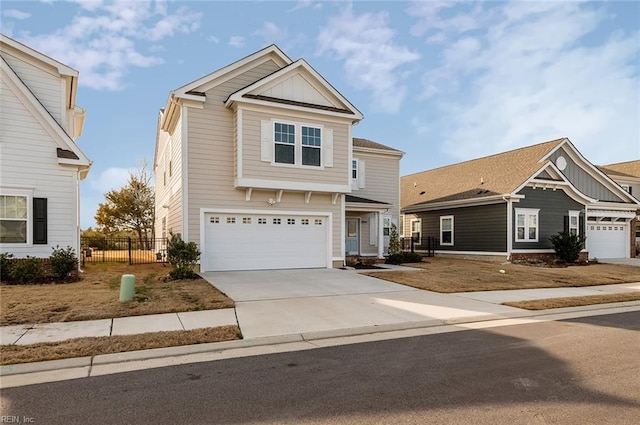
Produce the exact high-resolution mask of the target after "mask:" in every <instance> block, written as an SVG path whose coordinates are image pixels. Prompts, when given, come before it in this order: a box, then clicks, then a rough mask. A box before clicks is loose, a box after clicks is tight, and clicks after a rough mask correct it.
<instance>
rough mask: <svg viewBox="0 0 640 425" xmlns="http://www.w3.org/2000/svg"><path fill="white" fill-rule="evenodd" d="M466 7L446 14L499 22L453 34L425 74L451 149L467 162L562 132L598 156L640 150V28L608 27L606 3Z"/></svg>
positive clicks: (609, 158)
mask: <svg viewBox="0 0 640 425" xmlns="http://www.w3.org/2000/svg"><path fill="white" fill-rule="evenodd" d="M466 7H467V9H466V10H465V9H464V8H463V9H457V10H456V13H457V14H453V15H452V14H451V10H449V11H448V15H449V18H448V19H449V20H451V21H454V22H459V21H465V22H470V21H472V20H476V21H483V22H484V21H492V20H493V22H492V25H488V26H487V28H489V29H488V30H487V31H475V32H473V33H468V32H459V33H458V34H454V33H453V32H452V33H450V34H449V35H448V37H450V38H451V40H450V42H449V43H447V45H446V46H445V47H444V50H443V52H442V55H441V61H440V62H439V63H436V66H434V67H433V68H432V69H431V70H430V71H429V72H427V73H426V75H425V76H424V80H423V83H424V92H425V93H426V95H427V98H426V99H427V100H426V101H427V102H428V103H429V105H430V106H435V107H437V108H438V109H440V112H441V113H442V115H443V116H445V117H447V118H446V120H445V121H444V122H441V123H439V126H440V127H439V130H440V133H441V134H445V135H446V136H445V139H444V140H443V142H444V149H445V150H446V151H447V152H448V153H449V154H451V155H452V156H454V157H456V158H458V159H460V160H463V159H468V158H473V157H478V156H482V155H486V154H489V153H495V152H499V151H504V150H507V149H512V148H516V147H520V146H526V145H531V144H534V143H536V142H542V141H545V140H551V139H555V138H558V137H568V138H570V139H571V140H572V141H573V142H574V144H575V145H576V146H577V147H578V149H579V150H580V151H581V152H582V153H583V154H584V155H585V157H587V158H588V159H590V160H592V161H593V162H596V163H607V162H616V161H618V160H619V158H625V157H628V155H634V154H635V155H636V156H637V155H638V154H640V148H639V146H640V127H639V126H638V117H639V116H640V99H639V98H638V87H639V86H640V82H639V79H638V75H639V66H638V62H637V58H638V54H640V45H639V43H638V38H639V37H640V32H638V31H636V32H634V33H632V34H629V33H626V34H625V33H623V32H621V31H617V32H616V31H609V32H607V30H606V26H605V24H606V20H607V19H609V17H610V15H609V14H608V12H607V11H606V7H605V8H603V7H602V4H596V5H593V4H580V3H574V2H562V3H558V2H554V3H551V2H517V3H508V4H498V5H496V4H492V5H491V7H490V8H489V6H488V8H489V10H487V11H486V13H485V14H483V13H484V12H482V11H480V12H479V11H478V9H476V8H473V7H471V6H470V5H466ZM470 7H471V10H469V8H470ZM465 14H467V15H468V16H467V17H468V19H466V20H465V19H463V18H464V17H465ZM439 20H441V21H442V22H440V24H439V26H440V27H442V28H449V22H448V20H447V19H445V18H441V17H437V18H433V19H432V21H434V22H439ZM595 33H597V34H598V35H597V36H596V35H595ZM425 34H426V33H425ZM469 34H473V37H472V36H470V35H469ZM585 39H588V41H586V42H585ZM604 146H606V148H605V149H603V147H604ZM616 158H618V159H616Z"/></svg>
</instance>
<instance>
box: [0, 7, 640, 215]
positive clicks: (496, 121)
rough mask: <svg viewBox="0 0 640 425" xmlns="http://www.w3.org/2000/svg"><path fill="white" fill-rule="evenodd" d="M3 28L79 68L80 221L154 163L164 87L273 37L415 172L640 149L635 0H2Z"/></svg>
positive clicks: (615, 158) (361, 132)
mask: <svg viewBox="0 0 640 425" xmlns="http://www.w3.org/2000/svg"><path fill="white" fill-rule="evenodd" d="M1 7H2V9H1V14H0V19H1V21H0V22H1V31H2V32H3V33H4V34H6V35H8V36H10V37H13V38H14V39H16V40H18V41H20V42H23V43H25V44H27V45H29V46H31V47H33V48H35V49H37V50H39V51H41V52H43V53H46V54H48V55H50V56H52V57H53V58H55V59H57V60H59V61H61V62H63V63H65V64H67V65H70V66H72V67H74V68H76V69H78V70H79V71H80V77H79V81H80V90H79V93H78V98H77V102H78V104H79V105H81V106H82V107H84V108H86V109H87V120H86V123H85V128H84V133H83V135H82V137H81V138H80V139H78V144H79V145H80V147H81V148H82V149H83V151H84V152H85V153H86V154H87V155H88V156H89V158H90V159H92V160H93V162H94V164H93V167H92V169H91V172H90V174H89V176H88V177H87V179H86V181H84V182H83V184H82V189H81V190H82V226H83V227H87V226H90V225H94V220H93V216H94V214H95V211H96V208H97V205H98V203H99V202H102V201H103V200H104V193H106V192H107V191H108V190H110V189H113V188H119V187H121V186H122V185H123V184H124V183H125V182H126V179H127V176H128V171H129V170H130V169H134V168H135V167H136V166H137V164H139V163H140V161H141V160H142V159H144V158H146V159H147V160H148V162H149V163H150V164H151V163H152V161H153V154H154V143H155V131H156V119H157V114H158V110H159V109H160V108H162V107H164V105H165V102H166V99H167V96H168V94H169V92H170V91H171V90H173V89H176V88H178V87H180V86H182V85H184V84H186V83H188V82H191V81H193V80H195V79H197V78H199V77H201V76H203V75H206V74H208V73H210V72H212V71H214V70H216V69H218V68H220V67H223V66H225V65H227V64H229V63H231V62H233V61H236V60H238V59H240V58H242V57H244V56H246V55H248V54H251V53H253V52H255V51H257V50H259V49H261V48H263V47H265V46H267V45H269V44H272V43H275V44H277V45H278V46H279V47H280V48H281V49H283V50H284V52H285V53H287V55H288V56H289V57H291V58H292V59H294V60H295V59H298V58H300V57H303V58H305V59H306V60H307V61H308V62H309V63H310V64H311V65H312V66H313V67H314V68H315V69H316V70H317V71H318V72H319V73H320V74H322V75H323V76H324V77H325V78H326V79H327V80H328V81H329V82H330V83H331V84H332V85H333V86H334V87H335V88H336V89H338V90H339V91H340V92H341V93H342V94H343V95H344V96H345V97H346V98H347V99H349V100H350V101H351V102H352V103H353V104H354V105H355V106H356V107H358V109H360V111H362V112H363V113H364V115H365V119H364V120H363V121H362V122H361V123H360V124H358V125H357V126H356V127H355V129H354V132H353V133H354V136H356V137H365V138H369V139H372V140H375V141H378V142H380V143H384V144H387V145H390V146H393V147H396V148H398V149H401V150H403V151H404V152H406V155H405V157H404V158H403V160H402V166H401V173H402V174H403V175H404V174H409V173H413V172H418V171H422V170H426V169H430V168H435V167H438V166H442V165H447V164H452V163H456V162H459V161H463V160H467V159H472V158H476V157H479V156H485V155H490V154H493V153H498V152H502V151H505V150H509V149H513V148H518V147H522V146H527V145H532V144H535V143H538V142H543V141H546V140H551V139H555V138H558V137H569V138H570V139H571V140H572V142H573V143H574V144H575V145H576V146H577V148H578V149H579V150H580V151H581V152H582V154H583V155H584V156H585V157H586V158H587V159H589V160H590V161H591V162H593V163H595V164H597V165H604V164H609V163H614V162H623V161H629V160H633V159H638V158H640V25H639V22H640V2H631V1H625V2H577V1H561V2H545V1H535V2H533V1H531V2H524V1H520V2H498V1H494V2H469V1H465V2H434V1H419V2H401V1H393V2H391V1H389V2H385V1H375V2H360V1H356V2H318V1H298V2H287V1H271V2H253V1H236V2H213V1H211V2H205V1H191V2H189V1H184V2H182V1H181V2H177V1H175V2H174V1H169V2H165V1H158V2H156V1H131V0H129V1H115V2H113V1H85V0H76V1H68V2H67V1H10V0H3V1H2V6H1Z"/></svg>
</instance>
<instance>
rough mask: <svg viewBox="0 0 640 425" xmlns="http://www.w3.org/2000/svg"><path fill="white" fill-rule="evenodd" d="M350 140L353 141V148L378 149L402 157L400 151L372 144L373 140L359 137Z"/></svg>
mask: <svg viewBox="0 0 640 425" xmlns="http://www.w3.org/2000/svg"><path fill="white" fill-rule="evenodd" d="M352 140H353V147H354V148H365V149H378V150H383V151H389V152H393V153H398V154H403V155H404V152H402V151H400V150H398V149H394V148H392V147H390V146H387V145H383V144H382V143H378V142H374V141H373V140H369V139H362V138H360V137H354V138H353V139H352Z"/></svg>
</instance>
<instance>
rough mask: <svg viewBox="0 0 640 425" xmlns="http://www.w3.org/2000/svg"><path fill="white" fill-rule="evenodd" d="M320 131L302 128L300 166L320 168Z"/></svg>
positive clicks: (312, 128)
mask: <svg viewBox="0 0 640 425" xmlns="http://www.w3.org/2000/svg"><path fill="white" fill-rule="evenodd" d="M321 144H322V143H321V136H320V129H319V128H316V127H307V126H304V125H303V126H302V165H313V166H316V167H319V166H320V156H321V155H320V146H321Z"/></svg>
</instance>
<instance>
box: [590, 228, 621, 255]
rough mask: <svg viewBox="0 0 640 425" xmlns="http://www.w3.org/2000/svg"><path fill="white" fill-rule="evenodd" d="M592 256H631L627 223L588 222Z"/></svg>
mask: <svg viewBox="0 0 640 425" xmlns="http://www.w3.org/2000/svg"><path fill="white" fill-rule="evenodd" d="M587 250H588V251H589V257H590V258H627V257H629V231H628V225H627V224H625V223H604V222H599V223H594V222H587Z"/></svg>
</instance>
